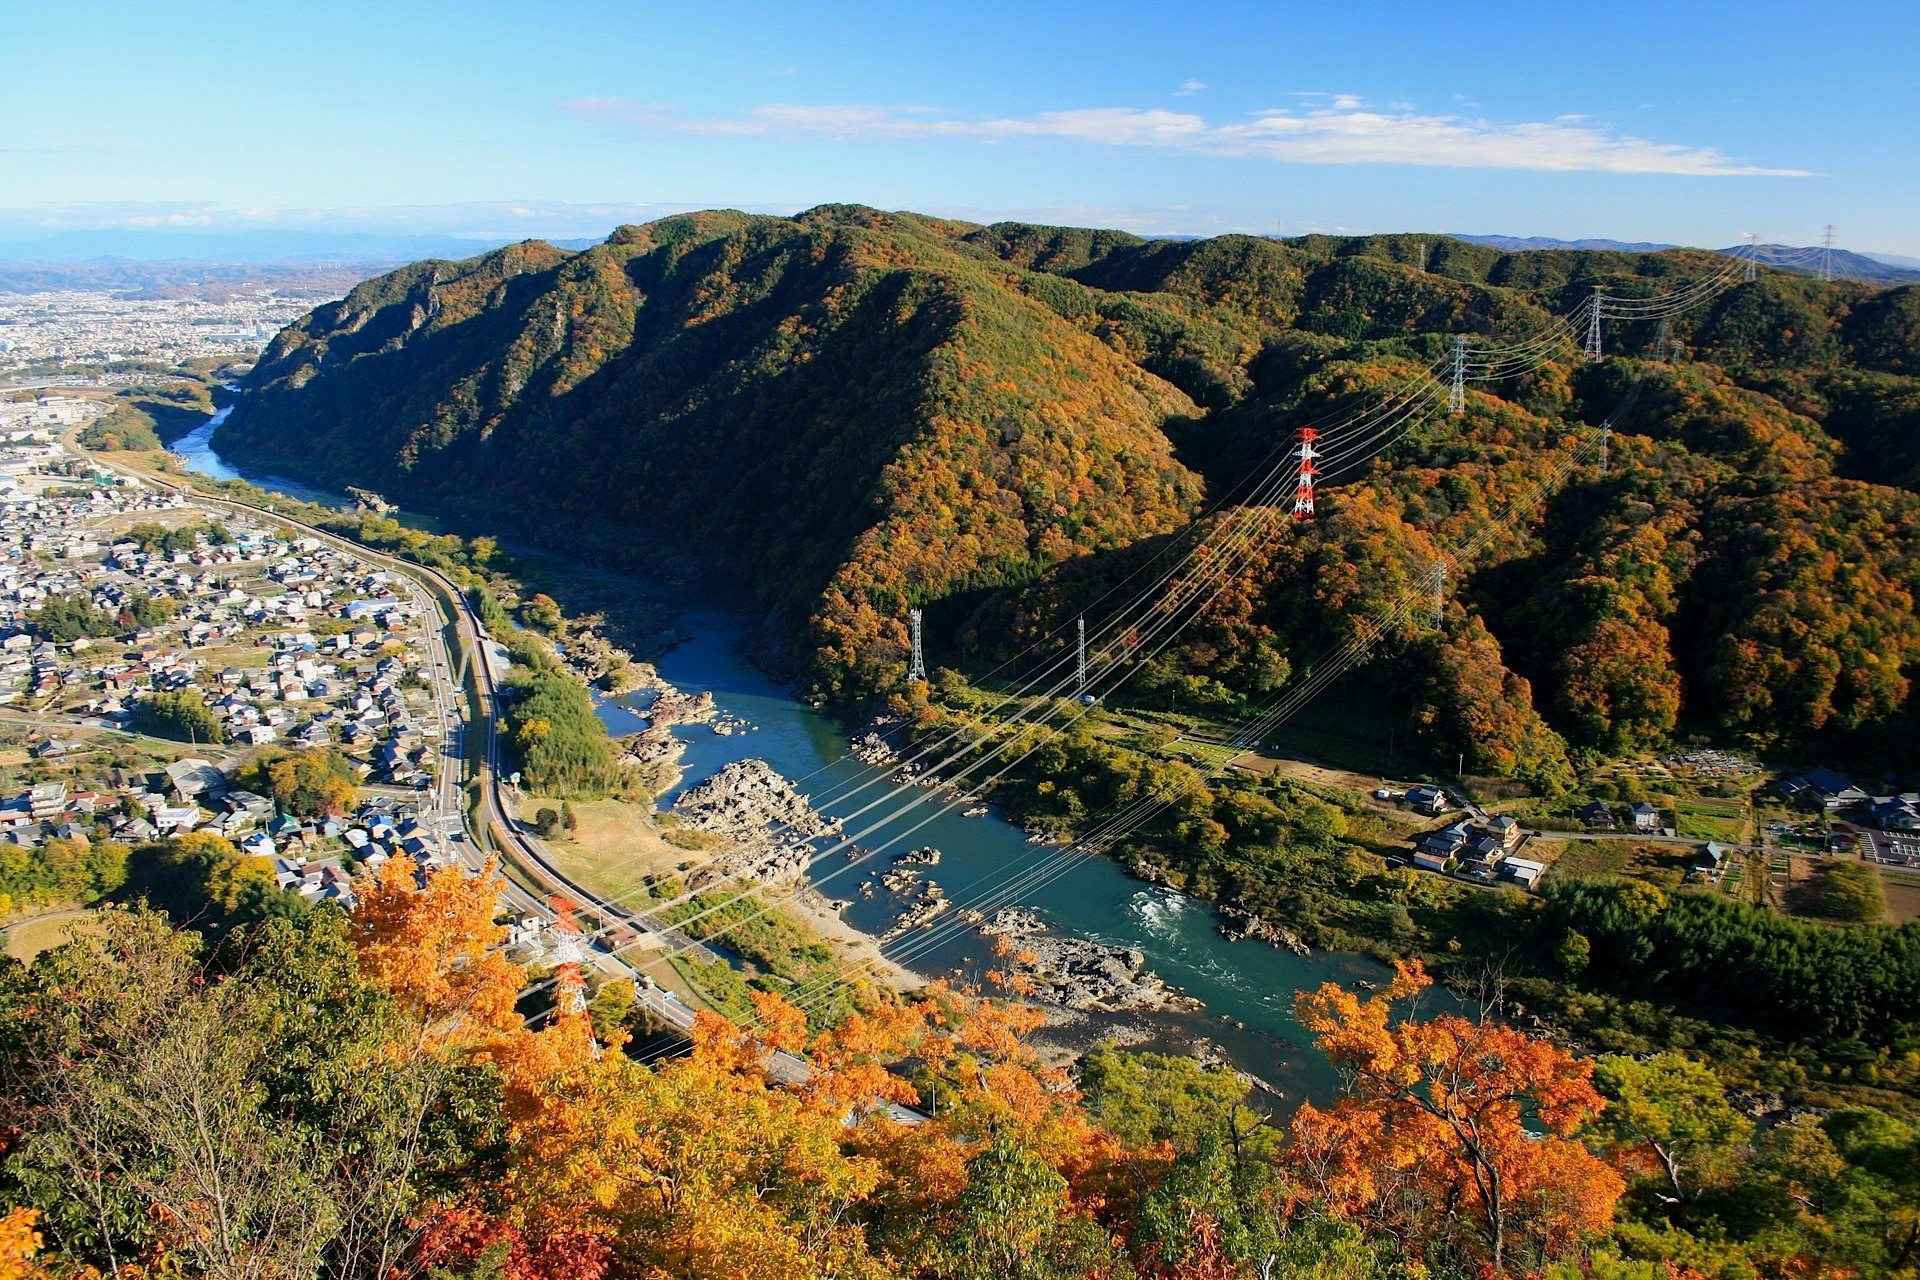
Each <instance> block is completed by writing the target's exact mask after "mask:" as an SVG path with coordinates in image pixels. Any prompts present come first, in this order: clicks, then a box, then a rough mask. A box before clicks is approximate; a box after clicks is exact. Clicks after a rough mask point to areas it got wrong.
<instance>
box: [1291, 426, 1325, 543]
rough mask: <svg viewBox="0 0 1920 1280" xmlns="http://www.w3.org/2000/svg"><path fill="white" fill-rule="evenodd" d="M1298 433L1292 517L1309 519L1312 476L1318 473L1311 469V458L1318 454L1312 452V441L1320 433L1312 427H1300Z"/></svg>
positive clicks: (1310, 516)
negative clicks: (1298, 445)
mask: <svg viewBox="0 0 1920 1280" xmlns="http://www.w3.org/2000/svg"><path fill="white" fill-rule="evenodd" d="M1299 435H1300V452H1299V453H1298V454H1296V455H1295V456H1296V457H1298V458H1299V459H1300V478H1299V479H1298V480H1297V481H1295V482H1294V488H1293V518H1294V519H1295V520H1311V519H1312V518H1313V477H1314V476H1315V475H1316V474H1318V473H1317V472H1315V471H1314V469H1313V460H1314V459H1315V458H1317V457H1319V456H1320V455H1319V454H1318V453H1315V452H1314V449H1313V442H1314V441H1315V440H1318V439H1319V438H1320V433H1319V432H1318V431H1315V430H1314V429H1313V428H1312V427H1302V428H1300V432H1299Z"/></svg>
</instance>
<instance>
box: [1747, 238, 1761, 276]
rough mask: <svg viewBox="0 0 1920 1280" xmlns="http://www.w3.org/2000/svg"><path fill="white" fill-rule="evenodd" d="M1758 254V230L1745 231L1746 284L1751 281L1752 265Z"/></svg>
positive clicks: (1753, 265)
mask: <svg viewBox="0 0 1920 1280" xmlns="http://www.w3.org/2000/svg"><path fill="white" fill-rule="evenodd" d="M1759 256H1760V233H1759V232H1758V231H1749V232H1747V283H1748V284H1752V283H1753V273H1754V267H1755V264H1756V260H1757V259H1758V258H1759Z"/></svg>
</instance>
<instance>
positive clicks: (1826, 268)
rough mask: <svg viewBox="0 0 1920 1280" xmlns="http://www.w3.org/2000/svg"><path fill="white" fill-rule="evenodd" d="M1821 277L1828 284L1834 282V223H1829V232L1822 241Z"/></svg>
mask: <svg viewBox="0 0 1920 1280" xmlns="http://www.w3.org/2000/svg"><path fill="white" fill-rule="evenodd" d="M1820 278H1821V279H1822V280H1824V281H1826V282H1827V283H1828V284H1832V283H1833V224H1832V223H1831V222H1829V223H1828V224H1827V234H1826V237H1825V238H1824V239H1822V240H1821V241H1820Z"/></svg>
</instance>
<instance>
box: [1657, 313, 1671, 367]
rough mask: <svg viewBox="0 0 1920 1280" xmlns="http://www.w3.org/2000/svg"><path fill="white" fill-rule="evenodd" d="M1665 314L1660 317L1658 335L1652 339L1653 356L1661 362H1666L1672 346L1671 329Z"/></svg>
mask: <svg viewBox="0 0 1920 1280" xmlns="http://www.w3.org/2000/svg"><path fill="white" fill-rule="evenodd" d="M1669 326H1670V322H1669V320H1668V319H1667V317H1666V316H1661V317H1660V335H1659V336H1658V337H1656V338H1655V339H1654V340H1653V358H1654V359H1655V360H1658V361H1659V362H1660V363H1661V364H1665V363H1666V362H1667V356H1668V355H1669V354H1670V350H1671V348H1672V346H1673V330H1672V328H1670V327H1669Z"/></svg>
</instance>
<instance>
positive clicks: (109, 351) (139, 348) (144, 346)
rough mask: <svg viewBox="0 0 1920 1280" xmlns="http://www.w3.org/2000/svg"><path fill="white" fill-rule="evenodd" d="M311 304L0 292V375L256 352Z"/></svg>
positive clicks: (275, 298)
mask: <svg viewBox="0 0 1920 1280" xmlns="http://www.w3.org/2000/svg"><path fill="white" fill-rule="evenodd" d="M312 305H313V304H312V302H311V301H310V300H309V301H303V300H301V299H299V298H289V297H281V296H279V295H278V294H275V293H273V292H271V291H267V290H261V291H259V292H255V293H248V294H242V295H239V296H237V297H234V298H231V299H228V300H225V301H220V302H214V301H208V300H205V299H200V298H152V299H147V298H128V297H123V296H120V295H117V294H112V293H104V292H98V291H93V290H80V289H62V290H55V291H51V292H45V293H0V375H3V374H6V373H9V372H18V371H30V370H40V369H47V368H51V367H55V366H61V365H81V364H90V365H91V364H107V363H110V362H112V361H116V360H151V361H159V362H164V363H166V364H178V363H179V362H180V361H182V360H190V359H196V358H199V357H203V356H228V357H238V356H246V355H252V354H254V353H255V352H258V351H259V350H260V349H261V348H262V347H264V346H265V345H266V344H267V343H268V342H269V341H271V340H272V338H273V335H274V334H275V333H277V332H279V331H280V329H281V328H283V327H284V326H286V325H287V324H290V323H291V322H292V321H294V320H296V319H298V318H299V317H300V316H301V315H302V314H303V313H304V312H306V310H307V309H308V308H309V307H311V306H312Z"/></svg>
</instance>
